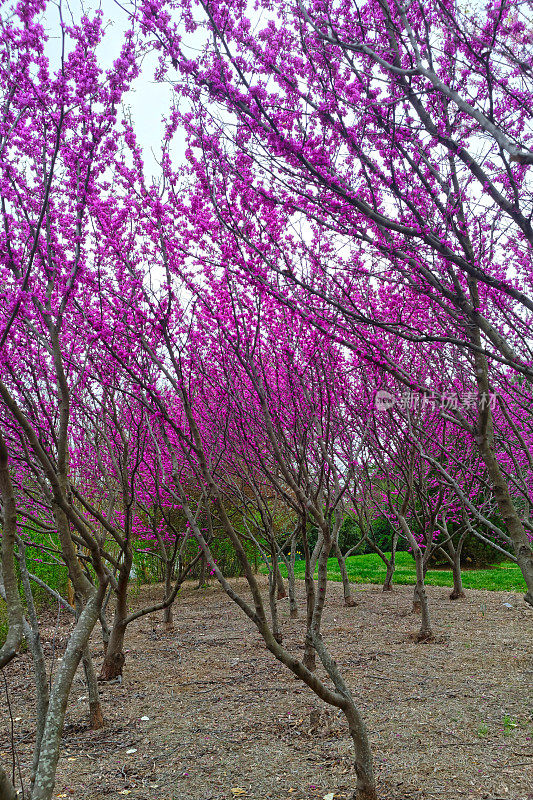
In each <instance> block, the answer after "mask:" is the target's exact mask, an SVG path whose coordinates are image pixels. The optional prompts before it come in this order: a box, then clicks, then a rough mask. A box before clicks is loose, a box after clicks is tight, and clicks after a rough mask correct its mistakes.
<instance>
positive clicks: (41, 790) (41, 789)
mask: <svg viewBox="0 0 533 800" xmlns="http://www.w3.org/2000/svg"><path fill="white" fill-rule="evenodd" d="M102 600H103V596H102V592H101V591H99V592H98V593H97V594H95V595H94V596H93V597H91V598H90V600H89V601H88V602H87V604H86V605H85V608H84V609H83V611H82V613H81V614H80V617H79V619H78V621H77V622H76V627H75V628H74V631H73V633H72V634H71V636H70V638H69V641H68V643H67V648H66V650H65V653H64V655H63V658H62V660H61V665H60V667H59V670H58V673H57V676H56V679H55V681H54V685H53V687H52V691H51V692H50V701H49V704H48V711H47V714H46V723H45V726H44V732H43V737H42V741H41V748H40V753H39V766H38V768H37V775H36V777H35V784H34V787H33V792H32V795H31V797H32V800H51V797H52V796H53V791H54V785H55V775H56V769H57V762H58V760H59V747H60V744H61V733H62V731H63V725H64V722H65V712H66V710H67V702H68V696H69V693H70V689H71V687H72V681H73V679H74V675H75V674H76V669H77V668H78V664H79V663H80V659H81V657H82V653H83V650H84V648H85V647H86V645H87V642H88V641H89V637H90V635H91V631H92V630H93V628H94V626H95V624H96V621H97V619H98V615H99V612H100V607H101V603H102Z"/></svg>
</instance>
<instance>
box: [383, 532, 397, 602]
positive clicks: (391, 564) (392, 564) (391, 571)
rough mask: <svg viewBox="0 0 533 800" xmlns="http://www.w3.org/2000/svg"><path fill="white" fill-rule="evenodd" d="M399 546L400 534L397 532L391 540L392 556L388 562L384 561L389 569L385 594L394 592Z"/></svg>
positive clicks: (384, 588)
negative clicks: (397, 549) (393, 578)
mask: <svg viewBox="0 0 533 800" xmlns="http://www.w3.org/2000/svg"><path fill="white" fill-rule="evenodd" d="M397 544H398V534H397V532H396V531H394V533H393V534H392V540H391V554H390V558H389V559H388V560H385V559H384V562H385V567H386V569H387V574H386V575H385V581H384V583H383V591H384V592H392V577H393V575H394V570H395V569H396V546H397Z"/></svg>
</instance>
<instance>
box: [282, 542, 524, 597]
mask: <svg viewBox="0 0 533 800" xmlns="http://www.w3.org/2000/svg"><path fill="white" fill-rule="evenodd" d="M280 567H281V572H282V574H283V575H284V576H286V575H287V570H286V567H285V565H284V564H280ZM346 568H347V570H348V578H349V579H350V581H351V582H352V583H383V581H384V580H385V573H386V570H385V565H384V563H383V561H382V560H381V559H380V557H379V556H378V555H376V554H375V553H370V554H368V555H364V556H351V557H350V558H348V559H347V560H346ZM304 572H305V563H304V562H303V561H297V562H296V565H295V573H296V577H297V578H303V577H304ZM328 578H329V579H330V580H332V581H340V580H341V576H340V571H339V565H338V563H337V560H336V559H335V558H330V559H328ZM415 582H416V575H415V562H414V559H413V557H412V556H411V555H410V554H409V553H403V552H400V553H396V571H395V573H394V578H393V583H403V584H414V583H415ZM426 584H428V585H429V586H453V580H452V571H451V570H448V569H430V570H428V572H427V575H426ZM463 586H464V588H465V589H489V590H491V591H497V592H523V591H525V589H526V584H525V581H524V578H523V577H522V573H521V572H520V569H519V567H518V566H517V565H516V564H513V563H512V562H510V561H507V562H503V564H501V565H499V566H495V567H492V568H491V569H469V570H463Z"/></svg>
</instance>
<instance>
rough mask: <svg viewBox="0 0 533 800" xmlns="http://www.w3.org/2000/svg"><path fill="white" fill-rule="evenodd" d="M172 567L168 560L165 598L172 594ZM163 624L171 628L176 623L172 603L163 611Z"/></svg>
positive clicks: (166, 563)
mask: <svg viewBox="0 0 533 800" xmlns="http://www.w3.org/2000/svg"><path fill="white" fill-rule="evenodd" d="M204 563H205V558H204ZM172 566H173V565H172V561H171V560H170V559H167V560H166V562H165V597H169V596H170V595H171V594H172ZM163 622H164V623H165V625H166V626H167V627H168V628H170V627H171V626H172V624H173V622H174V615H173V613H172V603H171V604H170V605H168V606H167V607H166V608H165V609H164V610H163Z"/></svg>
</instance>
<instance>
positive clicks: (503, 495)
mask: <svg viewBox="0 0 533 800" xmlns="http://www.w3.org/2000/svg"><path fill="white" fill-rule="evenodd" d="M470 288H471V293H472V295H473V299H474V306H475V307H476V308H477V307H478V303H479V301H478V294H477V286H476V284H475V282H474V281H471V283H470ZM472 339H473V341H474V344H475V345H476V350H475V351H474V359H475V366H476V383H477V389H478V393H479V401H478V425H477V431H476V441H477V445H478V447H479V451H480V453H481V457H482V458H483V461H484V462H485V466H486V467H487V472H488V475H489V479H490V483H491V484H492V492H493V494H494V497H495V499H496V503H497V506H498V510H499V512H500V515H501V518H502V519H503V521H504V524H505V527H506V530H507V533H508V534H509V538H510V539H511V541H512V543H513V547H514V551H515V554H516V559H517V562H518V565H519V567H520V569H521V571H522V575H523V576H524V580H525V582H526V586H527V592H526V594H525V595H524V600H525V601H526V603H529V604H530V605H532V606H533V548H532V546H531V542H530V541H529V539H528V536H527V533H526V530H525V528H524V526H523V524H522V520H521V519H520V516H519V515H518V513H517V510H516V508H515V505H514V503H513V500H512V498H511V493H510V491H509V483H508V481H507V478H506V476H505V475H504V473H503V472H502V470H501V469H500V465H499V463H498V459H497V458H496V446H495V442H494V424H493V419H492V411H491V408H490V384H489V369H488V363H487V358H486V356H485V355H484V353H483V349H482V343H481V336H480V333H479V328H478V327H476V326H472Z"/></svg>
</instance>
